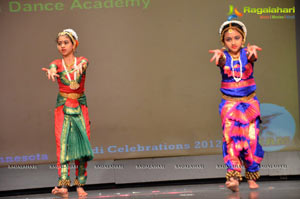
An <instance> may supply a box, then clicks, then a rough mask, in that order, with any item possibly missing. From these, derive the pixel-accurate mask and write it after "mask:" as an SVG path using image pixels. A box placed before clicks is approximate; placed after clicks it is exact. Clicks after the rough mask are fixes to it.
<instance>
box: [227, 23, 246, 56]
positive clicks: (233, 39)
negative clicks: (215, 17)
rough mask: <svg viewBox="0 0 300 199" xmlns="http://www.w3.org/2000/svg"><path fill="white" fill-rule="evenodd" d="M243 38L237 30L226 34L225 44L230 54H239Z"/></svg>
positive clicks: (231, 30)
mask: <svg viewBox="0 0 300 199" xmlns="http://www.w3.org/2000/svg"><path fill="white" fill-rule="evenodd" d="M243 43H244V42H243V36H242V34H241V33H240V32H238V31H237V30H235V29H229V30H228V31H226V32H225V34H224V44H225V47H226V48H227V49H228V51H229V52H231V53H233V54H238V53H239V52H240V49H241V47H242V45H243Z"/></svg>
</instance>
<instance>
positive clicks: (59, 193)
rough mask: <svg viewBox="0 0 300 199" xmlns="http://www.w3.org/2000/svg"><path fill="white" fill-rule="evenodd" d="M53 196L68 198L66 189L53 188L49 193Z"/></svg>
mask: <svg viewBox="0 0 300 199" xmlns="http://www.w3.org/2000/svg"><path fill="white" fill-rule="evenodd" d="M51 193H52V194H53V195H56V196H59V197H62V198H68V197H69V193H68V189H67V188H57V187H54V189H52V192H51Z"/></svg>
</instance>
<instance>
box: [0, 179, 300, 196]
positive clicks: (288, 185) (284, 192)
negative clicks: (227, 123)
mask: <svg viewBox="0 0 300 199" xmlns="http://www.w3.org/2000/svg"><path fill="white" fill-rule="evenodd" d="M259 185H260V188H259V189H257V190H250V189H249V188H248V184H247V183H246V182H242V183H241V186H240V192H238V193H233V192H231V191H229V190H227V189H226V188H225V187H224V184H223V183H212V184H190V185H162V186H156V185H155V186H143V187H136V186H133V187H126V188H103V189H98V190H88V189H89V187H87V192H88V194H89V195H88V197H87V198H135V199H143V198H156V199H160V198H161V199H162V198H164V199H167V198H176V199H178V198H190V199H196V198H197V199H198V198H211V199H215V198H218V199H222V198H251V199H252V198H253V199H254V198H255V199H257V198H264V199H266V198H272V199H274V198H280V199H282V198H286V199H290V198H299V196H300V189H299V187H300V180H288V181H287V180H281V181H261V182H259ZM90 188H91V187H90ZM50 191H51V189H49V192H50ZM3 198H7V199H13V198H14V199H15V198H24V199H25V198H26V199H50V198H51V199H52V198H58V197H54V196H53V195H52V194H50V193H46V194H34V195H19V196H6V197H3ZM69 198H78V197H77V193H76V192H74V191H71V192H70V193H69Z"/></svg>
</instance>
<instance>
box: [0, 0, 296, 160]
mask: <svg viewBox="0 0 300 199" xmlns="http://www.w3.org/2000/svg"><path fill="white" fill-rule="evenodd" d="M235 9H236V12H234V10H235ZM233 14H238V15H237V17H238V20H241V21H243V22H244V23H245V24H246V26H247V28H248V39H247V42H250V43H251V44H256V45H258V46H260V47H262V49H263V51H262V52H260V53H259V59H258V61H257V62H256V64H255V78H256V83H257V86H258V90H257V96H258V98H259V99H260V101H261V102H262V107H261V108H262V119H263V124H262V128H261V129H262V131H261V140H260V141H261V143H262V145H263V146H264V149H265V150H266V151H276V150H299V146H300V139H299V138H300V136H299V105H298V87H297V78H298V77H297V65H296V42H295V41H296V34H295V19H294V18H295V8H294V1H292V0H287V1H275V0H274V1H273V0H270V1H259V0H253V1H237V0H236V1H217V0H205V1H199V0H189V1H186V0H163V1H162V0H85V1H84V0H67V1H62V0H15V1H14V0H10V1H8V0H2V1H0V25H1V27H2V28H1V37H0V43H1V46H0V48H1V53H0V59H1V72H2V75H1V78H0V81H1V84H0V85H1V91H2V93H1V113H2V114H1V120H0V125H1V134H0V140H1V145H0V163H1V165H7V164H11V163H18V164H21V163H24V164H28V163H47V162H55V161H56V157H55V139H54V112H53V111H54V108H55V102H56V95H57V92H58V88H57V84H56V83H52V82H50V81H48V80H47V79H46V77H45V74H44V73H43V72H42V71H41V68H42V67H47V66H48V65H49V63H50V62H51V61H52V60H54V59H57V58H60V55H59V54H58V52H57V50H56V43H55V38H56V35H57V33H58V32H60V31H62V30H63V29H65V28H73V29H74V30H75V31H76V32H77V34H78V35H79V48H78V52H77V55H78V56H79V55H82V56H85V57H87V58H88V59H89V61H90V65H89V68H88V73H87V83H86V94H87V102H88V107H89V112H90V118H91V142H92V147H93V150H94V153H95V159H96V160H99V159H126V158H141V157H162V156H180V155H204V154H217V153H220V152H221V146H222V141H221V140H222V131H221V122H220V118H219V114H218V105H219V102H220V100H221V94H220V92H219V87H220V81H221V77H220V74H219V69H218V68H217V67H216V66H215V65H214V64H213V63H210V62H209V59H210V57H211V54H209V53H208V50H209V49H216V48H221V47H222V46H221V43H220V41H219V36H218V28H219V27H220V25H221V24H222V23H223V22H224V21H225V20H226V19H227V17H230V16H231V17H234V16H232V15H233Z"/></svg>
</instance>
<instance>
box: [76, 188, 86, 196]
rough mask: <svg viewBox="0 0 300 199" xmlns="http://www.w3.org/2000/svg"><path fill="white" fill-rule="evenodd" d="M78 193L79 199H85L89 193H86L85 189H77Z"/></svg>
mask: <svg viewBox="0 0 300 199" xmlns="http://www.w3.org/2000/svg"><path fill="white" fill-rule="evenodd" d="M76 190H77V193H78V197H85V196H87V195H88V193H87V192H85V191H84V189H83V188H82V187H77V189H76Z"/></svg>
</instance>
